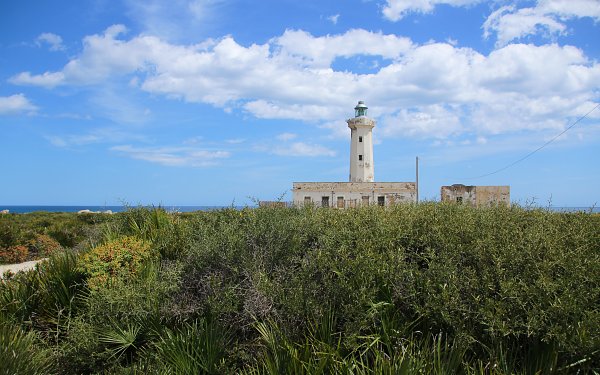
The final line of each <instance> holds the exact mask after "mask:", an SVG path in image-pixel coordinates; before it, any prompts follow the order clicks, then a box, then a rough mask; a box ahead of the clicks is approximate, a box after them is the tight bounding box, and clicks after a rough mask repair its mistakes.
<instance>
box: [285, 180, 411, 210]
mask: <svg viewBox="0 0 600 375" xmlns="http://www.w3.org/2000/svg"><path fill="white" fill-rule="evenodd" d="M292 193H293V202H294V204H295V205H298V206H299V205H304V204H311V205H315V206H317V207H324V206H325V207H335V208H351V207H359V206H364V205H370V204H379V205H384V206H390V205H393V204H397V203H410V202H416V198H417V194H416V193H417V190H416V184H415V183H414V182H294V187H293V190H292Z"/></svg>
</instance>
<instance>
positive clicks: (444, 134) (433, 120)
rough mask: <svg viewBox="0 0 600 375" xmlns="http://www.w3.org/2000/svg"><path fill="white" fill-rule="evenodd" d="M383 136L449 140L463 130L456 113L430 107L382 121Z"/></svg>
mask: <svg viewBox="0 0 600 375" xmlns="http://www.w3.org/2000/svg"><path fill="white" fill-rule="evenodd" d="M381 123H382V124H381V126H382V133H383V136H384V137H386V136H398V135H401V136H417V137H435V138H442V139H444V138H448V137H450V136H452V135H454V134H459V133H460V132H461V130H462V125H461V120H460V118H459V116H458V115H457V114H456V111H453V110H451V109H447V108H444V107H443V106H441V105H437V104H435V105H430V106H426V107H423V108H419V109H415V110H406V109H403V110H400V111H399V112H398V113H397V114H395V115H392V116H387V117H384V118H383V120H382V121H381Z"/></svg>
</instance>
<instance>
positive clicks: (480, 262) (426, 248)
mask: <svg viewBox="0 0 600 375" xmlns="http://www.w3.org/2000/svg"><path fill="white" fill-rule="evenodd" d="M11 217H12V216H11ZM76 220H78V219H76ZM101 221H102V222H98V223H94V224H90V225H89V226H88V225H87V224H86V225H85V226H84V227H86V228H88V229H87V230H86V231H87V232H86V233H87V238H86V240H85V241H82V242H80V243H81V244H84V245H79V246H78V247H77V249H76V250H65V251H60V252H56V253H55V254H53V255H51V256H50V260H49V261H48V262H45V263H42V265H41V266H40V267H38V268H37V269H36V270H34V271H31V272H28V273H22V274H18V275H15V276H12V277H10V278H9V279H7V280H5V281H4V282H2V283H0V363H2V369H1V370H0V372H2V373H6V374H13V373H31V374H36V373H39V374H45V373H57V374H80V373H92V374H93V373H97V374H100V373H107V374H134V373H144V374H194V373H206V374H229V373H240V374H263V373H266V374H287V373H289V374H331V373H333V374H413V373H424V374H551V373H558V374H562V373H590V374H593V373H596V374H597V373H599V372H600V215H594V214H590V213H583V212H579V213H553V212H549V211H547V210H542V209H533V210H532V209H523V208H520V207H511V208H507V207H492V208H483V209H475V208H471V207H468V206H463V205H446V204H439V203H423V204H419V205H400V206H397V207H393V208H382V207H366V208H361V209H352V210H346V211H339V210H334V209H316V208H311V207H305V208H258V209H249V208H248V209H243V210H236V209H223V210H219V211H213V212H198V213H193V214H168V213H166V212H164V211H163V210H161V209H143V208H137V209H132V210H129V211H128V212H126V213H122V214H118V215H113V216H112V217H111V218H110V219H106V220H104V219H103V220H101ZM49 225H52V223H49ZM59 242H60V241H59ZM61 245H62V246H63V247H70V245H68V244H63V243H62V242H61ZM11 246H12V245H11Z"/></svg>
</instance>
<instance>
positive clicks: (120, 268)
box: [82, 237, 153, 289]
mask: <svg viewBox="0 0 600 375" xmlns="http://www.w3.org/2000/svg"><path fill="white" fill-rule="evenodd" d="M152 257H153V253H152V251H151V250H150V244H149V243H148V242H146V241H144V240H141V239H138V238H135V237H121V238H118V239H115V240H112V241H110V242H107V243H105V244H103V245H100V246H97V247H95V248H93V249H92V250H91V251H89V252H88V253H87V254H85V255H83V258H82V268H83V270H84V272H86V273H87V275H88V286H89V287H90V288H92V289H98V288H102V287H108V286H109V285H111V284H112V283H114V282H118V281H120V280H121V279H127V278H130V277H132V276H134V275H135V274H136V273H138V272H140V269H141V268H142V266H143V265H144V264H145V263H147V262H148V261H149V260H151V258H152Z"/></svg>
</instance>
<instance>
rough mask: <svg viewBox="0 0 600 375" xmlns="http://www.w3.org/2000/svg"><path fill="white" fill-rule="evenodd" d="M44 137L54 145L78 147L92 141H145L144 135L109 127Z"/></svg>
mask: <svg viewBox="0 0 600 375" xmlns="http://www.w3.org/2000/svg"><path fill="white" fill-rule="evenodd" d="M45 138H46V139H47V140H48V141H49V142H50V143H51V144H52V145H54V146H56V147H79V146H84V145H89V144H94V143H115V142H125V141H128V140H136V141H146V138H145V137H144V136H140V135H136V134H131V133H127V132H123V131H121V130H119V129H116V128H111V127H108V128H99V129H94V130H91V131H89V132H87V133H83V134H62V135H48V136H46V137H45Z"/></svg>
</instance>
